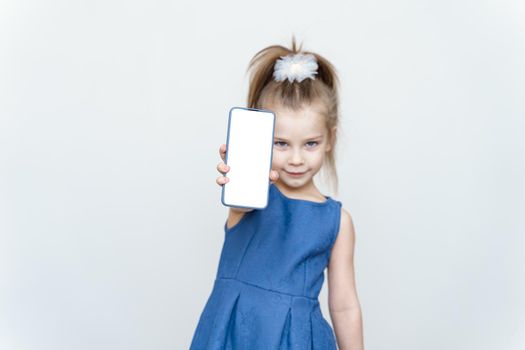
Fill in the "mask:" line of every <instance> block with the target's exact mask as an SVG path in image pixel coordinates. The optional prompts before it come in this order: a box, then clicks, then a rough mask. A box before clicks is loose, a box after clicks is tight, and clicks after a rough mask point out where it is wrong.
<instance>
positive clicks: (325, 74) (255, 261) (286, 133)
mask: <svg viewBox="0 0 525 350" xmlns="http://www.w3.org/2000/svg"><path fill="white" fill-rule="evenodd" d="M249 69H252V74H251V77H250V87H249V94H248V107H249V108H259V109H268V110H271V111H273V112H274V113H275V115H276V122H275V131H274V137H275V139H274V150H273V157H272V170H271V171H270V176H269V177H270V185H269V199H268V205H267V207H266V208H264V209H262V210H259V209H256V210H253V209H251V210H247V209H242V208H233V207H231V208H230V210H229V215H228V219H227V220H226V222H225V224H224V231H225V240H224V245H223V248H222V252H221V257H220V261H219V266H218V270H217V276H216V279H215V283H214V286H213V290H212V292H211V295H210V296H209V298H208V301H207V303H206V305H205V307H204V310H203V312H202V314H201V316H200V319H199V322H198V325H197V328H196V330H195V333H194V335H193V339H192V343H191V346H190V349H191V350H201V349H206V350H211V349H217V350H218V349H221V350H222V349H233V350H237V349H238V350H263V349H264V350H268V349H294V350H307V349H313V350H329V349H337V347H336V343H337V345H338V348H339V349H341V350H346V349H348V350H361V349H363V347H364V346H363V331H362V318H361V308H360V305H359V301H358V297H357V292H356V286H355V279H354V266H353V255H354V253H353V251H354V242H355V234H354V227H353V223H352V219H351V217H350V214H349V213H348V212H347V211H346V210H345V209H343V208H342V204H341V202H339V201H337V200H335V199H333V198H331V197H330V196H325V195H323V194H321V193H320V192H319V190H318V189H317V187H316V185H315V184H314V182H313V177H314V175H315V174H316V173H317V172H318V171H319V170H320V169H321V168H322V167H323V169H324V167H328V168H329V170H330V171H331V173H332V175H333V178H334V179H335V183H336V186H337V175H336V172H335V156H334V147H335V144H336V139H337V138H336V131H337V125H338V123H339V106H338V93H337V86H336V83H337V76H336V75H335V70H334V68H333V66H332V65H331V64H330V63H329V62H328V61H327V60H326V59H324V58H323V57H321V56H320V55H318V54H315V53H310V52H306V51H301V48H299V49H297V48H296V43H295V39H292V49H291V50H289V49H287V48H285V47H282V46H277V45H275V46H270V47H267V48H265V49H263V50H261V51H260V52H258V53H257V54H256V55H255V56H254V57H253V59H252V60H251V62H250V65H249ZM219 153H220V156H221V158H222V160H223V161H224V160H225V154H226V145H225V144H223V145H221V147H220V148H219ZM217 170H218V171H219V172H220V173H222V174H223V175H226V173H227V172H228V171H229V170H230V169H229V167H228V166H227V165H226V164H225V163H224V162H220V163H219V164H218V166H217ZM227 182H228V178H227V177H226V176H219V177H218V178H217V183H218V184H219V185H221V186H222V185H224V184H225V183H227ZM326 267H327V268H328V274H327V275H328V305H329V310H330V317H331V320H332V324H333V326H334V328H333V329H332V328H331V327H330V324H329V323H328V322H327V321H326V319H325V318H324V317H323V315H322V313H321V309H320V307H319V301H318V295H319V292H320V290H321V287H322V285H323V281H324V270H325V268H326ZM334 331H335V332H334ZM334 333H335V334H334Z"/></svg>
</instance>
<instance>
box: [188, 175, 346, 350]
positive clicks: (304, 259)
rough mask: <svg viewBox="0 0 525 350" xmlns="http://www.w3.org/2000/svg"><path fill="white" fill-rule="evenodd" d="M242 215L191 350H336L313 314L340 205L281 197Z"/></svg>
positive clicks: (272, 196)
mask: <svg viewBox="0 0 525 350" xmlns="http://www.w3.org/2000/svg"><path fill="white" fill-rule="evenodd" d="M269 186H270V188H269V194H268V196H269V197H268V205H267V207H266V208H264V209H255V210H253V211H251V212H247V213H245V214H244V216H243V217H242V218H241V220H240V221H239V222H238V223H237V224H235V225H234V226H233V227H231V228H229V229H228V228H227V227H226V223H225V224H224V232H225V239H224V244H223V248H222V252H221V256H220V260H219V266H218V269H217V275H216V279H215V282H214V285H213V289H212V291H211V294H210V296H209V298H208V301H207V302H206V305H205V306H204V310H203V311H202V314H201V316H200V319H199V322H198V324H197V327H196V329H195V333H194V335H193V339H192V342H191V346H190V350H245V349H246V350H263V349H264V350H272V349H276V350H277V349H283V350H284V349H286V350H308V349H311V350H330V349H334V350H336V349H337V347H336V340H335V335H334V331H333V329H332V327H331V326H330V324H329V323H328V322H327V321H326V319H325V318H324V317H323V315H322V313H321V309H320V307H319V300H318V296H319V292H320V290H321V287H322V285H323V282H324V270H325V268H326V266H327V264H328V259H329V257H330V252H331V249H332V246H333V244H334V242H335V238H336V236H337V233H338V232H339V222H340V217H341V202H339V201H337V200H334V199H332V198H331V197H330V196H325V197H326V201H324V202H313V201H309V200H303V199H293V198H289V197H286V196H285V195H284V194H283V193H281V192H280V190H279V189H278V187H277V186H275V185H274V184H273V183H270V185H269Z"/></svg>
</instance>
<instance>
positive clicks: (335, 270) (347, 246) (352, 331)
mask: <svg viewBox="0 0 525 350" xmlns="http://www.w3.org/2000/svg"><path fill="white" fill-rule="evenodd" d="M354 245H355V232H354V225H353V222H352V218H351V216H350V214H349V213H348V212H347V211H346V210H344V209H343V208H341V223H340V226H339V233H338V235H337V239H336V241H335V243H334V246H333V248H332V252H331V253H330V261H329V263H328V307H329V311H330V318H331V320H332V324H333V326H334V331H335V336H336V339H337V345H338V347H339V349H340V350H363V349H364V341H363V321H362V315H361V306H360V305H359V300H358V297H357V291H356V285H355V276H354Z"/></svg>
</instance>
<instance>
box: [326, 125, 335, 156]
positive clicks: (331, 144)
mask: <svg viewBox="0 0 525 350" xmlns="http://www.w3.org/2000/svg"><path fill="white" fill-rule="evenodd" d="M336 131H337V126H334V127H333V128H332V131H331V132H330V135H329V137H328V138H329V140H330V142H328V145H327V146H326V152H330V150H331V149H332V147H333V141H334V137H335V132H336Z"/></svg>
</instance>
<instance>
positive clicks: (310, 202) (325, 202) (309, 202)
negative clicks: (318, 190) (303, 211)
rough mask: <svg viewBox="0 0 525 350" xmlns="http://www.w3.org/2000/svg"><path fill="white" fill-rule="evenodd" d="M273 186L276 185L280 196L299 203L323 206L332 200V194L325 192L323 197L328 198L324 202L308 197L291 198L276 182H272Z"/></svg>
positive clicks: (275, 187)
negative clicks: (328, 194)
mask: <svg viewBox="0 0 525 350" xmlns="http://www.w3.org/2000/svg"><path fill="white" fill-rule="evenodd" d="M271 186H272V187H274V189H275V192H277V193H278V194H279V196H280V197H282V198H284V199H285V200H287V201H290V202H298V203H306V204H311V205H317V206H322V205H326V204H328V203H329V202H330V200H331V199H332V198H331V197H330V196H327V195H324V194H323V197H325V198H326V200H325V201H324V202H314V201H311V200H308V199H299V198H290V197H287V196H285V195H284V193H282V192H281V190H280V189H279V187H277V186H276V185H275V184H274V183H271Z"/></svg>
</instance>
